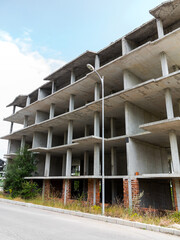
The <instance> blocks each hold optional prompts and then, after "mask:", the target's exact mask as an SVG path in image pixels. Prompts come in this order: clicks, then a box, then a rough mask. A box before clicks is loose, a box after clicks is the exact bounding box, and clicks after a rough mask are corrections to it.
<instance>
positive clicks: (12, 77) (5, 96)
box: [0, 30, 65, 158]
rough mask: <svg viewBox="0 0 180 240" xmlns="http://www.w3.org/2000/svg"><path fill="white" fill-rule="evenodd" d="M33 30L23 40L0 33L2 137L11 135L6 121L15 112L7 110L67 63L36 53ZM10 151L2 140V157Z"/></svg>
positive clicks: (0, 128) (0, 147)
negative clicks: (18, 97)
mask: <svg viewBox="0 0 180 240" xmlns="http://www.w3.org/2000/svg"><path fill="white" fill-rule="evenodd" d="M29 34H30V31H29V30H26V31H25V33H24V36H23V37H22V38H17V39H13V38H12V36H11V35H10V34H9V33H7V32H5V31H1V30H0V90H1V92H0V109H1V114H0V136H3V135H6V134H8V133H9V127H10V123H8V122H5V121H3V118H4V117H7V116H9V115H10V114H11V113H12V109H11V107H10V109H9V108H6V105H8V104H9V103H10V102H12V101H13V100H14V98H15V97H16V96H17V95H20V94H28V93H30V92H31V91H33V90H34V89H36V88H38V87H39V86H40V85H42V84H44V83H45V81H43V79H44V78H45V77H46V76H48V75H49V74H50V73H52V72H53V71H54V70H56V69H57V68H59V67H61V66H62V65H64V64H65V62H64V61H62V60H58V59H46V58H44V57H43V56H42V55H41V54H40V53H39V52H37V51H32V45H31V44H32V41H31V38H30V35H29ZM6 152H7V141H5V140H0V158H3V155H4V154H5V153H6Z"/></svg>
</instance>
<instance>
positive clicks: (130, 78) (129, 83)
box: [123, 69, 142, 89]
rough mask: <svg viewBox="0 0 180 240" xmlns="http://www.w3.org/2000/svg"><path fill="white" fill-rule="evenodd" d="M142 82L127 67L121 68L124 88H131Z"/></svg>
mask: <svg viewBox="0 0 180 240" xmlns="http://www.w3.org/2000/svg"><path fill="white" fill-rule="evenodd" d="M140 83H142V80H141V79H140V78H138V77H137V76H136V75H134V74H133V73H131V72H130V71H128V70H127V69H124V70H123V84H124V89H128V88H131V87H133V86H135V85H137V84H140Z"/></svg>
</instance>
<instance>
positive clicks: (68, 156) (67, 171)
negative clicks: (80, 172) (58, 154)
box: [66, 149, 72, 177]
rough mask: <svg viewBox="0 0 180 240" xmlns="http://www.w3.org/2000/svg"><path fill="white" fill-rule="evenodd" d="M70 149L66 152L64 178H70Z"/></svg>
mask: <svg viewBox="0 0 180 240" xmlns="http://www.w3.org/2000/svg"><path fill="white" fill-rule="evenodd" d="M71 164H72V149H68V150H67V154H66V176H68V177H70V176H71Z"/></svg>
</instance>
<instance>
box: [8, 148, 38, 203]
mask: <svg viewBox="0 0 180 240" xmlns="http://www.w3.org/2000/svg"><path fill="white" fill-rule="evenodd" d="M36 164H37V161H36V158H35V155H34V154H33V153H31V152H29V151H28V148H27V147H24V148H23V149H21V150H20V151H19V152H18V153H17V156H16V157H15V158H14V159H13V160H11V161H9V162H8V165H7V170H6V173H5V181H4V190H5V192H7V193H10V195H11V197H12V198H15V197H17V196H20V195H21V191H22V187H23V183H24V178H25V177H30V176H31V174H32V173H33V172H35V171H36Z"/></svg>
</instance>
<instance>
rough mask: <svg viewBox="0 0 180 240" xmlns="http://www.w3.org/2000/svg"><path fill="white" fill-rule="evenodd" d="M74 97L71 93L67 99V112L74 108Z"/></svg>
mask: <svg viewBox="0 0 180 240" xmlns="http://www.w3.org/2000/svg"><path fill="white" fill-rule="evenodd" d="M74 98H75V95H73V94H71V95H70V99H69V112H71V111H73V110H74Z"/></svg>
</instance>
